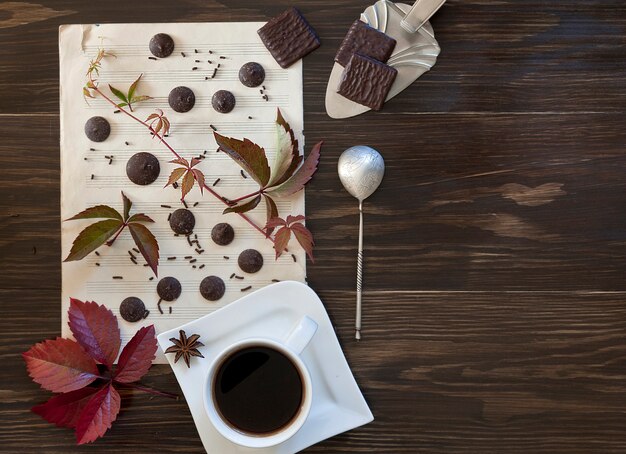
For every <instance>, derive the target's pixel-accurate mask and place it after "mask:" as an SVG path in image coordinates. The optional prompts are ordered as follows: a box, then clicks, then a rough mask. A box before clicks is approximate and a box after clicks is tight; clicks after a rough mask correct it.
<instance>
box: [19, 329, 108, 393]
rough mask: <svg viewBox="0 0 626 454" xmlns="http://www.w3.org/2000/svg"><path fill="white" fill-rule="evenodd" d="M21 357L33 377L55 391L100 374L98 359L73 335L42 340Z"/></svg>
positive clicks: (72, 387) (76, 386)
mask: <svg viewBox="0 0 626 454" xmlns="http://www.w3.org/2000/svg"><path fill="white" fill-rule="evenodd" d="M22 357H23V358H24V361H25V362H26V368H27V369H28V374H29V375H30V377H31V378H32V379H33V381H34V382H36V383H39V384H40V385H41V387H42V388H45V389H47V390H49V391H52V392H55V393H63V392H68V391H74V390H76V389H80V388H83V387H85V386H87V385H88V384H89V383H91V382H93V381H94V380H95V379H96V378H98V367H97V366H96V362H95V361H94V360H93V358H91V357H90V356H89V355H88V354H87V353H86V352H85V350H83V349H82V347H81V346H80V345H79V344H78V343H77V342H75V341H73V340H70V339H63V338H61V337H57V338H56V339H54V340H46V341H43V342H40V343H38V344H35V345H33V346H32V347H31V348H30V350H28V351H27V352H25V353H22Z"/></svg>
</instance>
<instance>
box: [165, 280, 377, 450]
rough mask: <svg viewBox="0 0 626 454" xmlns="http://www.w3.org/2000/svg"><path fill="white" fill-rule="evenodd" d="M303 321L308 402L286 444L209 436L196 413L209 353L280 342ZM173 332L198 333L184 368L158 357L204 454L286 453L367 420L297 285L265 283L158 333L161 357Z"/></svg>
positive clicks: (317, 309) (311, 300)
mask: <svg viewBox="0 0 626 454" xmlns="http://www.w3.org/2000/svg"><path fill="white" fill-rule="evenodd" d="M305 315H307V316H309V317H311V318H312V319H313V320H315V322H317V324H318V329H317V332H316V333H315V335H314V336H313V338H312V339H311V342H310V343H309V345H308V346H307V347H306V348H305V350H304V351H303V352H302V355H301V358H302V360H303V361H304V363H305V364H306V366H307V368H308V369H309V372H310V375H311V381H312V384H313V404H312V406H311V411H310V413H309V416H308V418H307V420H306V422H305V423H304V425H303V426H302V428H301V429H300V430H299V431H298V432H297V433H296V434H295V435H294V436H293V437H291V438H290V439H289V440H287V441H285V442H283V443H281V444H279V445H277V446H274V447H271V448H263V449H252V448H244V447H241V446H239V445H236V444H234V443H232V442H231V441H229V440H227V439H226V438H224V437H223V436H222V435H221V434H220V433H219V432H217V430H216V429H215V428H214V427H213V424H212V423H211V422H210V420H209V418H208V417H207V415H206V412H205V409H204V403H203V401H202V387H203V385H204V379H205V376H206V374H207V372H208V368H209V365H210V364H211V363H212V362H213V359H214V358H215V356H216V355H217V354H219V353H220V352H221V351H222V350H224V349H225V348H226V347H228V346H229V345H231V344H233V343H235V342H237V341H239V340H242V339H246V338H251V337H267V338H270V339H275V340H282V339H283V337H285V336H286V335H287V333H289V331H290V330H291V329H292V328H293V327H294V325H296V324H297V323H298V322H299V321H300V320H301V318H302V317H303V316H305ZM181 329H182V330H184V331H185V333H186V334H187V335H188V336H191V335H192V334H199V335H200V342H202V343H203V344H204V347H200V352H201V353H202V354H203V355H204V356H205V357H204V358H192V359H191V367H190V368H187V366H186V365H185V362H184V361H183V360H182V359H181V360H179V361H178V363H176V364H174V355H165V356H166V357H167V360H168V361H169V363H170V365H171V366H172V369H173V370H174V374H175V375H176V379H177V380H178V382H179V384H180V387H181V389H182V391H183V393H184V395H185V398H186V399H187V404H188V405H189V409H190V410H191V415H192V416H193V419H194V422H195V423H196V427H197V428H198V433H199V434H200V438H201V439H202V443H203V444H204V449H205V450H206V451H207V453H209V454H213V453H217V454H228V453H255V454H256V453H259V454H270V453H271V454H291V453H294V452H298V451H301V450H303V449H305V448H306V447H308V446H311V445H313V444H315V443H319V442H320V441H322V440H325V439H327V438H330V437H332V436H334V435H337V434H339V433H342V432H345V431H347V430H350V429H354V428H355V427H359V426H362V425H364V424H367V423H369V422H371V421H373V419H374V417H373V415H372V412H371V411H370V409H369V407H368V406H367V403H366V402H365V399H364V398H363V395H362V394H361V391H360V390H359V387H358V385H357V384H356V381H355V380H354V377H353V375H352V372H351V371H350V367H349V366H348V363H347V362H346V358H345V357H344V355H343V352H342V350H341V347H340V346H339V341H338V340H337V336H336V335H335V331H334V329H333V326H332V324H331V322H330V319H329V318H328V314H327V313H326V309H325V308H324V305H323V304H322V302H321V301H320V299H319V297H318V296H317V295H316V294H315V292H314V291H313V290H311V289H310V288H309V287H308V286H306V285H304V284H302V283H300V282H294V281H285V282H279V283H277V284H273V285H269V286H267V287H264V288H262V289H260V290H258V291H256V292H254V293H251V294H249V295H246V296H244V297H242V298H241V299H239V300H237V301H235V302H233V303H230V304H229V305H228V306H226V307H224V308H222V309H219V310H217V311H215V312H213V313H211V314H209V315H206V316H204V317H202V318H199V319H197V320H194V321H192V322H189V323H186V324H184V325H182V326H180V327H178V328H176V329H172V330H169V331H166V332H164V333H161V334H159V336H158V337H157V339H158V341H159V345H160V346H161V349H162V350H163V351H165V350H166V349H167V347H169V346H170V345H171V344H172V343H171V342H170V340H169V339H170V338H171V337H175V338H178V336H179V333H178V331H179V330H181Z"/></svg>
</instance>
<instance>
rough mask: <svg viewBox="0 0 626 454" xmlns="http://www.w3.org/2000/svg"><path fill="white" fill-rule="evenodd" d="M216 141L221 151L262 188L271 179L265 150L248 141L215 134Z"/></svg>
mask: <svg viewBox="0 0 626 454" xmlns="http://www.w3.org/2000/svg"><path fill="white" fill-rule="evenodd" d="M213 135H214V136H215V141H216V142H217V144H218V145H219V147H220V148H221V150H222V151H223V152H224V153H226V154H227V155H228V156H230V157H231V158H232V159H233V160H234V161H235V162H236V163H237V164H239V165H240V166H241V168H242V169H243V170H245V171H246V173H247V174H248V175H250V176H251V177H252V178H253V179H254V180H255V181H256V182H257V183H259V185H261V187H265V186H266V185H267V182H268V181H269V179H270V168H269V165H268V163H267V156H266V155H265V150H264V149H263V148H261V147H260V146H258V145H257V144H255V143H254V142H251V141H250V140H248V139H243V140H238V139H233V138H232V137H224V136H222V135H220V134H218V133H217V132H214V133H213Z"/></svg>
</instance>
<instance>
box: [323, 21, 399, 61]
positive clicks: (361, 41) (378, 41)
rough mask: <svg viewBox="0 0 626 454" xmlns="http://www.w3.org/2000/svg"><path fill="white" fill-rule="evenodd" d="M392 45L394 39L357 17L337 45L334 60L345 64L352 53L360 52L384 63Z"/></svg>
mask: <svg viewBox="0 0 626 454" xmlns="http://www.w3.org/2000/svg"><path fill="white" fill-rule="evenodd" d="M394 47H396V40H395V39H393V38H392V37H391V36H388V35H386V34H385V33H383V32H381V31H378V30H376V29H375V28H373V27H370V26H369V25H367V24H365V23H364V22H361V21H360V20H358V19H357V20H356V21H354V22H353V24H352V26H351V27H350V30H348V33H347V34H346V37H345V38H344V39H343V42H342V43H341V46H339V50H338V51H337V55H335V61H336V62H337V63H339V64H340V65H341V66H346V65H347V64H348V62H349V61H350V57H352V55H353V54H360V55H363V56H365V57H370V58H373V59H374V60H378V61H379V62H381V63H386V62H387V60H389V57H390V56H391V53H392V52H393V49H394Z"/></svg>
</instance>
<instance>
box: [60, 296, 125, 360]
mask: <svg viewBox="0 0 626 454" xmlns="http://www.w3.org/2000/svg"><path fill="white" fill-rule="evenodd" d="M68 315H69V322H68V325H69V327H70V330H72V334H73V335H74V338H75V339H76V340H77V341H78V343H79V344H80V345H81V346H82V347H83V348H84V349H85V351H86V352H87V353H88V354H89V355H90V356H91V357H92V358H93V359H95V360H96V361H99V362H101V363H102V364H106V365H107V366H109V367H110V366H112V365H113V362H114V361H115V358H117V354H118V353H119V351H120V342H121V341H120V329H119V327H118V325H117V318H116V317H115V315H113V312H111V311H110V310H109V309H107V308H106V307H105V306H101V305H99V304H97V303H94V302H93V301H91V302H90V301H86V302H82V301H79V300H77V299H74V298H70V308H69V311H68Z"/></svg>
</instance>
